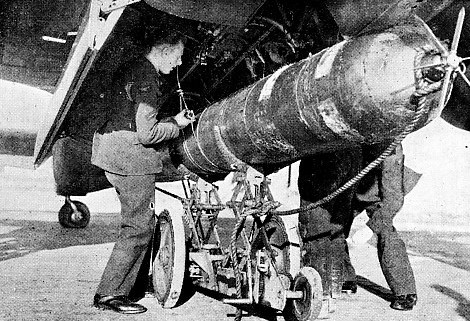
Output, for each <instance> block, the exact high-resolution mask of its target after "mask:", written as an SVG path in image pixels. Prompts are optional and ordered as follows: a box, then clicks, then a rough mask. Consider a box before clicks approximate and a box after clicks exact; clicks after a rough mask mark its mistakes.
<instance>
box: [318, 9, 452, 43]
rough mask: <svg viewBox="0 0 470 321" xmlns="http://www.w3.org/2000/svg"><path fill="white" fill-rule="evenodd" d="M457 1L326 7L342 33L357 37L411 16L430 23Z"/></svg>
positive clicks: (383, 28) (382, 28)
mask: <svg viewBox="0 0 470 321" xmlns="http://www.w3.org/2000/svg"><path fill="white" fill-rule="evenodd" d="M457 2H460V1H456V0H428V1H416V0H354V1H344V0H331V1H327V2H326V6H327V7H328V9H329V10H330V12H331V14H332V15H333V17H334V19H335V21H336V23H337V24H338V26H339V29H340V32H341V34H343V35H345V36H357V35H362V34H367V33H372V32H377V31H380V30H385V29H387V28H390V27H392V26H394V25H396V24H397V23H399V22H402V21H405V20H407V19H409V18H410V17H412V16H413V15H417V16H419V17H420V18H421V19H423V20H424V21H430V20H432V19H433V18H434V17H435V16H437V15H438V14H439V13H441V12H442V11H444V10H445V9H446V8H448V7H449V6H451V5H452V4H455V3H457Z"/></svg>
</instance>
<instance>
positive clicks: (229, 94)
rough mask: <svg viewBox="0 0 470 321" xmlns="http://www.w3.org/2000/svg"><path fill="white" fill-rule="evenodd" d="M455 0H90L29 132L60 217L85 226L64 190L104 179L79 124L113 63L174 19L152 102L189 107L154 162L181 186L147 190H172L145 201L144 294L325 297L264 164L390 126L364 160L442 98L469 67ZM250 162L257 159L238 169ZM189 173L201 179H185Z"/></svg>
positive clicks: (247, 305)
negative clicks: (223, 228)
mask: <svg viewBox="0 0 470 321" xmlns="http://www.w3.org/2000/svg"><path fill="white" fill-rule="evenodd" d="M458 4H460V2H459V1H437V0H435V1H424V2H423V3H421V1H411V0H410V1H392V0H390V1H370V0H361V1H354V2H352V1H346V0H344V1H341V0H337V1H330V2H325V3H322V2H313V3H311V1H301V0H294V1H261V0H258V1H242V0H240V1H236V2H233V1H229V0H226V1H225V0H206V1H191V0H188V1H180V2H178V3H176V2H173V1H172V2H168V1H163V0H161V1H160V0H148V1H145V2H144V1H133V0H130V1H129V0H128V1H117V0H116V1H103V2H98V1H91V3H90V5H89V6H88V7H87V9H86V11H85V14H84V18H83V20H82V23H81V26H80V28H79V29H78V32H77V35H76V39H75V42H74V44H73V46H72V48H71V51H70V54H69V56H68V60H67V64H66V66H65V68H64V70H63V72H62V73H61V76H60V78H59V80H58V82H57V85H56V88H55V93H54V95H53V97H52V101H51V104H50V106H49V107H50V108H49V109H48V113H49V114H48V115H47V117H46V118H45V121H44V124H43V128H42V130H40V131H39V133H38V137H37V140H36V148H35V164H36V165H37V166H39V165H41V163H43V162H44V160H46V159H47V158H48V157H49V156H51V155H52V156H53V169H54V177H55V181H56V187H57V193H58V194H59V195H63V196H65V198H66V203H65V204H64V206H63V207H62V209H61V210H60V212H59V221H60V223H61V224H62V225H63V226H65V227H76V228H83V227H85V226H86V225H87V224H88V222H89V219H90V213H89V211H88V209H87V207H86V205H85V204H83V203H80V202H77V201H72V200H71V198H70V197H71V196H78V195H86V194H87V193H89V192H93V191H98V190H101V189H104V188H109V187H111V185H110V183H109V182H108V181H107V180H106V177H105V176H104V171H103V170H101V169H100V168H98V167H95V166H94V165H92V164H91V161H90V158H91V149H92V139H93V134H94V132H95V131H96V130H97V129H98V128H99V127H100V126H101V125H102V124H103V123H104V122H106V120H107V117H108V116H109V113H110V110H111V106H109V104H108V95H109V92H110V90H109V89H110V86H111V84H112V79H113V75H114V74H115V72H116V71H117V70H119V68H121V66H122V65H123V64H125V63H126V62H128V61H131V60H132V59H134V58H135V57H137V56H139V55H140V54H141V53H142V50H143V49H142V37H143V36H144V35H145V33H146V32H148V31H149V30H151V29H154V30H155V29H156V30H158V29H165V28H172V29H175V30H177V31H178V32H180V33H182V34H184V35H185V36H186V38H187V42H186V45H185V53H184V56H183V59H182V60H183V64H182V66H181V67H180V68H179V70H178V71H177V75H175V74H174V73H173V74H170V75H169V76H168V77H166V79H165V80H166V83H165V84H164V87H163V88H164V89H163V93H164V95H163V96H164V99H163V102H164V103H163V105H162V109H161V111H162V112H161V115H160V113H159V116H161V117H165V116H169V115H174V114H176V113H177V112H179V111H180V110H182V109H186V108H188V109H190V110H191V111H192V112H194V114H195V115H196V118H197V121H196V123H195V124H194V125H193V126H189V127H188V128H186V129H185V130H184V131H183V133H182V135H181V136H180V138H179V139H176V140H175V141H174V142H172V148H171V153H170V155H169V157H168V159H167V160H166V164H165V170H164V172H162V173H161V174H159V175H157V178H158V181H161V182H170V181H176V180H182V181H183V185H184V186H185V187H184V189H185V197H184V198H182V197H178V196H175V195H173V194H171V193H168V192H166V191H162V190H160V189H159V190H160V191H161V192H163V193H164V194H167V196H168V195H169V196H172V197H176V198H177V199H179V200H180V201H181V203H182V211H181V212H177V213H173V212H171V213H170V212H168V210H167V209H165V210H163V211H162V212H161V213H157V214H160V215H159V225H158V227H159V233H160V236H161V238H160V242H159V243H158V244H155V246H156V247H157V249H156V251H157V253H156V258H155V260H154V262H152V269H153V270H152V272H153V277H154V280H153V281H154V284H155V288H156V289H157V293H156V295H157V299H158V300H159V302H160V303H161V304H162V305H163V306H164V307H167V308H171V307H174V306H177V305H178V304H182V303H184V301H185V300H187V299H188V298H189V297H190V296H191V295H192V292H191V291H193V290H194V288H193V286H195V287H196V288H198V289H199V290H201V291H206V292H207V291H208V292H214V291H215V292H217V293H219V294H221V295H222V297H223V300H224V302H225V303H228V304H231V305H234V306H236V307H237V308H239V309H240V310H239V311H241V310H247V311H250V312H252V313H258V312H259V311H260V310H259V309H260V308H261V309H264V308H265V309H267V310H269V311H268V313H273V311H274V313H278V312H284V314H285V317H286V318H287V319H289V320H313V319H315V318H316V317H317V316H318V315H319V314H320V313H322V311H323V313H324V312H325V311H324V310H325V309H326V310H327V312H328V309H330V308H332V306H329V304H330V303H331V302H330V303H325V302H322V299H321V293H322V289H321V280H320V278H319V275H318V273H316V271H315V270H314V269H312V268H300V267H299V266H297V265H295V262H299V261H300V259H299V255H300V252H299V245H298V243H299V242H298V240H295V237H296V236H295V235H290V234H289V233H288V231H287V229H286V228H285V226H284V223H283V222H282V220H281V219H280V216H282V215H289V214H294V213H298V211H300V210H302V209H297V211H292V212H289V213H286V212H281V211H278V210H277V208H278V207H279V206H280V204H279V203H278V202H276V201H275V200H274V199H273V198H272V196H271V193H270V191H269V186H268V185H269V179H267V178H266V175H269V174H271V173H273V172H275V171H277V170H278V169H280V168H283V167H285V166H287V165H289V164H292V163H293V162H295V161H297V160H299V159H301V158H303V157H306V156H310V155H314V154H320V153H330V152H334V151H337V150H340V149H344V148H351V147H357V146H361V145H364V144H375V143H380V142H384V141H392V143H391V145H390V146H389V148H387V149H386V150H384V152H383V154H382V155H381V156H380V157H379V158H378V159H377V160H376V162H374V164H373V166H376V165H378V164H379V163H380V161H381V160H383V158H385V157H386V156H387V155H389V154H390V153H391V152H393V150H394V147H395V146H397V145H398V144H399V143H400V142H401V141H402V140H403V139H404V138H405V137H406V135H407V134H408V133H410V132H412V131H414V130H416V129H419V128H421V127H423V126H425V125H426V124H428V123H429V122H431V121H432V120H433V119H435V118H436V117H438V116H439V115H440V114H441V112H442V110H443V108H444V106H445V105H446V104H449V103H450V102H452V100H449V96H450V94H451V92H452V88H453V83H454V79H455V75H460V76H459V78H458V79H459V80H458V82H456V86H459V88H462V87H461V86H462V83H463V86H466V82H468V79H467V78H466V77H465V72H466V70H465V64H464V60H463V59H462V58H460V57H459V56H465V55H466V54H467V51H468V48H467V47H464V48H463V49H461V50H460V51H459V52H457V50H458V43H459V40H460V35H461V34H462V29H463V26H464V24H465V23H466V22H465V20H464V12H463V11H461V12H460V15H459V17H458V18H457V14H458V10H457V11H456V10H454V9H453V8H454V7H456V6H457V5H458ZM451 5H452V6H451ZM450 8H452V9H450ZM458 9H460V7H459V8H458ZM348 12H350V14H348ZM449 12H452V13H455V14H453V15H451V14H450V13H449ZM445 14H449V17H450V16H452V18H449V19H451V21H457V22H456V25H457V26H456V28H455V34H454V36H453V39H452V41H450V42H449V43H448V44H443V43H442V42H441V41H440V40H439V39H438V38H437V37H436V36H435V35H434V32H433V30H431V28H429V27H428V25H427V24H426V23H425V22H424V21H427V22H429V23H430V24H431V25H432V23H433V21H435V20H433V19H435V17H436V16H439V15H440V16H441V17H442V16H443V15H445ZM416 15H418V16H419V17H421V18H419V17H417V16H416ZM423 20H424V21H423ZM440 36H442V35H440ZM462 37H463V38H467V39H468V37H469V35H468V34H465V33H463V34H462ZM461 101H462V100H458V102H456V103H455V104H454V105H453V108H455V109H458V110H459V108H460V106H459V105H458V104H460V103H461ZM462 124H463V126H465V123H462ZM462 124H461V125H462ZM247 168H250V169H247ZM252 169H255V170H256V171H257V174H255V175H249V172H250V171H251V170H252ZM370 169H371V168H366V169H365V170H364V171H363V172H361V173H360V174H358V176H357V177H355V178H353V179H352V180H351V181H349V182H345V184H344V185H343V187H342V188H340V189H339V190H338V191H337V192H335V193H336V194H335V193H333V194H331V195H329V196H327V197H326V198H324V199H322V200H320V201H319V202H317V203H316V206H319V205H320V204H323V203H325V202H328V201H329V200H331V198H332V197H334V196H335V195H338V194H339V193H341V192H342V191H344V190H345V189H347V188H348V187H350V186H352V185H353V184H355V183H356V182H357V181H358V180H359V179H360V178H361V175H362V176H364V175H365V173H366V172H367V171H368V170H370ZM231 172H235V173H236V177H237V182H236V185H237V186H236V188H235V189H234V191H233V196H232V198H231V201H229V202H227V203H223V202H221V200H220V198H219V197H218V195H217V189H216V188H215V186H213V185H212V184H211V183H213V182H215V181H217V180H220V179H223V178H224V177H225V176H227V175H228V174H229V173H231ZM195 176H198V177H200V178H203V179H204V181H205V182H206V183H204V184H199V185H198V184H195V183H194V182H193V180H194V178H195ZM260 177H261V178H260ZM207 182H208V183H207ZM157 189H158V188H157ZM252 189H254V190H252ZM225 209H229V210H230V211H232V212H233V214H234V217H235V218H236V221H237V223H236V226H235V227H234V230H233V235H232V239H231V243H230V244H228V246H225V245H226V244H225V245H223V244H220V239H219V237H218V235H217V233H218V232H217V224H216V222H217V217H218V215H219V213H220V212H221V211H222V210H225ZM247 218H249V219H247ZM240 243H241V244H242V246H241V245H240ZM187 282H189V283H190V284H191V286H190V287H188V286H187ZM325 304H326V305H325ZM322 309H323V310H322ZM263 311H264V310H263ZM237 317H239V318H241V312H240V313H239V315H238V316H237Z"/></svg>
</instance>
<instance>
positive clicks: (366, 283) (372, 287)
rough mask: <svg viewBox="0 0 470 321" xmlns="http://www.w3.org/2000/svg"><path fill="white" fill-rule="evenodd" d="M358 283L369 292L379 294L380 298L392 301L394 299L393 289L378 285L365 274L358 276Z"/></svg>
mask: <svg viewBox="0 0 470 321" xmlns="http://www.w3.org/2000/svg"><path fill="white" fill-rule="evenodd" d="M357 285H358V286H360V287H361V288H363V289H364V290H366V291H367V292H370V293H372V294H374V295H376V296H378V297H379V298H382V299H384V300H385V301H389V302H392V301H393V299H394V296H393V293H392V291H390V290H389V289H387V288H384V287H383V286H381V285H378V284H377V283H375V282H372V281H371V280H369V279H367V278H365V277H363V276H360V275H358V276H357Z"/></svg>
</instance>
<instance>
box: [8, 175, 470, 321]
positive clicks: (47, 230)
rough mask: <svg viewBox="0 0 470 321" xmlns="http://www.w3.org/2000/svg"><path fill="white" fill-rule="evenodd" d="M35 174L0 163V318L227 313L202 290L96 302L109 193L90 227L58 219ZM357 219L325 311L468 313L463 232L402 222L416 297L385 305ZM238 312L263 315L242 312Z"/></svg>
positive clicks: (110, 229)
mask: <svg viewBox="0 0 470 321" xmlns="http://www.w3.org/2000/svg"><path fill="white" fill-rule="evenodd" d="M40 174H41V173H39V176H37V175H38V173H35V174H34V175H32V174H28V173H27V172H16V171H12V170H8V171H3V172H0V303H1V305H0V320H2V321H3V320H5V321H10V320H12V321H16V320H48V321H49V320H61V321H93V320H100V321H101V320H113V321H120V320H126V321H127V320H141V321H146V320H165V321H193V320H194V321H196V320H206V321H212V320H214V321H215V320H233V318H234V312H235V308H234V307H232V306H229V305H226V304H224V303H222V302H220V301H217V300H216V299H214V298H209V297H207V296H205V295H203V294H200V293H196V294H195V295H194V296H193V297H192V298H191V299H190V300H189V301H188V302H187V303H185V304H183V305H182V306H180V307H178V308H175V309H163V308H162V307H161V306H160V305H159V304H158V302H157V301H156V299H154V298H144V299H142V300H141V301H140V303H141V304H143V305H145V306H146V307H147V308H148V311H147V313H145V314H141V315H120V314H117V313H114V312H111V311H102V310H98V309H96V308H94V307H93V306H92V299H93V295H94V291H95V289H96V287H97V285H98V282H99V280H100V277H101V273H102V271H103V269H104V266H105V264H106V262H107V260H108V257H109V254H110V252H111V249H112V246H113V244H114V243H113V242H114V241H115V239H116V236H117V233H118V227H119V214H118V210H116V209H115V208H114V207H108V209H109V210H108V211H106V210H103V208H100V206H98V205H99V204H100V203H102V202H104V200H107V199H108V198H109V196H106V195H105V194H97V195H91V196H90V197H89V199H88V205H90V207H91V209H92V212H93V214H92V219H91V222H90V224H89V226H88V227H87V228H85V229H65V228H62V227H61V226H60V225H59V223H58V222H57V210H58V209H59V208H60V205H61V203H62V199H61V198H59V197H57V196H55V195H54V191H53V187H51V186H53V184H51V183H53V182H52V181H51V178H50V176H47V177H49V178H46V175H40ZM111 198H112V197H111ZM93 204H95V205H94V207H92V205H93ZM224 222H225V223H224V224H226V225H227V226H230V224H231V222H230V220H225V221H224ZM363 223H364V222H363V221H362V220H361V219H358V220H357V221H356V222H355V225H354V226H353V233H352V235H353V238H352V241H351V243H350V245H351V247H350V251H351V258H352V261H353V264H354V266H355V268H356V271H357V273H358V275H359V278H358V281H359V289H358V292H357V294H355V295H344V296H343V297H342V298H340V299H339V300H338V302H337V309H336V311H335V312H334V313H331V314H330V315H329V320H331V321H337V320H349V321H356V320H361V321H368V320H392V321H393V320H397V321H398V320H410V321H415V320H416V321H417V320H423V321H424V320H426V321H428V320H436V321H437V320H439V321H440V320H451V321H457V320H461V321H470V280H469V279H470V233H469V232H462V231H460V230H461V229H456V231H458V232H455V231H451V230H449V229H448V228H447V229H446V230H445V231H436V230H432V231H430V230H419V229H418V228H415V229H413V230H407V231H400V233H401V235H402V236H403V238H404V240H405V242H406V244H407V248H408V251H409V256H410V261H411V264H412V266H413V269H414V272H415V277H416V283H417V288H418V304H417V306H416V307H415V308H414V309H413V310H412V311H407V312H401V311H395V310H392V309H390V308H389V305H390V302H389V301H390V295H391V293H390V291H389V290H388V286H387V284H386V282H385V280H384V278H383V275H382V272H381V270H380V266H379V263H378V260H377V255H376V248H375V245H374V244H375V242H374V238H372V239H370V240H368V241H367V240H366V239H367V238H366V239H364V240H365V241H364V240H363V241H360V240H359V239H360V238H359V236H360V234H361V233H363V232H364V231H367V228H366V227H365V226H364V224H363ZM356 233H357V234H356ZM354 235H356V240H355V239H354ZM358 240H359V241H358ZM243 319H244V320H262V318H260V317H255V316H248V315H246V316H244V317H243ZM277 319H278V320H283V318H282V317H281V316H279V317H278V318H277Z"/></svg>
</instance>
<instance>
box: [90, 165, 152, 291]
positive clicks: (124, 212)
mask: <svg viewBox="0 0 470 321" xmlns="http://www.w3.org/2000/svg"><path fill="white" fill-rule="evenodd" d="M106 177H107V178H108V180H109V182H110V183H111V184H112V185H113V186H114V188H115V189H116V192H117V194H118V198H119V201H120V202H121V229H120V233H119V236H118V239H117V241H116V244H115V245H114V248H113V251H112V253H111V257H110V258H109V260H108V263H107V265H106V268H105V270H104V272H103V276H102V277H101V282H100V284H99V286H98V289H97V290H96V293H97V294H100V295H129V294H130V292H131V290H133V287H134V285H135V283H136V279H137V277H138V275H139V272H140V273H142V272H141V268H142V264H143V262H144V259H145V258H146V254H147V250H148V248H149V244H150V241H151V239H152V234H153V230H154V224H155V223H154V221H155V219H154V204H155V175H141V176H131V175H129V176H123V175H117V174H113V173H109V172H106ZM145 272H147V274H148V271H144V273H145ZM144 291H145V289H144Z"/></svg>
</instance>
